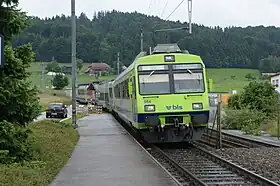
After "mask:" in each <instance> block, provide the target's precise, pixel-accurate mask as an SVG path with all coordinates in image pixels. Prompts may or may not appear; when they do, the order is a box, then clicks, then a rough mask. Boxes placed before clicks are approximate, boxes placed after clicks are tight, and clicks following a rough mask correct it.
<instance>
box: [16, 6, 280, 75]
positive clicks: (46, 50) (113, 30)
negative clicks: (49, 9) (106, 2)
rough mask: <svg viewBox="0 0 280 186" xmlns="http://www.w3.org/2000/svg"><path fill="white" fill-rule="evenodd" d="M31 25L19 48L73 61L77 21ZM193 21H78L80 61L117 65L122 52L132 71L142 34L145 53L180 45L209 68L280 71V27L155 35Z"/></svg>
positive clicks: (117, 15) (113, 16)
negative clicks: (161, 45) (73, 24)
mask: <svg viewBox="0 0 280 186" xmlns="http://www.w3.org/2000/svg"><path fill="white" fill-rule="evenodd" d="M30 19H31V25H30V26H29V27H28V28H26V29H25V30H24V32H23V33H22V34H20V35H18V36H15V37H14V38H13V45H14V46H19V45H22V44H24V43H28V42H30V43H31V44H32V46H33V50H34V52H35V53H36V58H37V61H51V60H52V59H55V60H57V61H58V62H62V63H69V62H70V61H71V18H70V17H68V16H65V15H61V16H58V15H57V16H54V17H51V18H44V19H42V18H38V17H30ZM187 25H188V24H187V22H184V23H181V22H179V21H177V22H174V21H165V20H163V19H160V18H159V17H155V16H147V15H144V14H140V13H137V12H133V13H123V12H119V11H115V10H113V11H101V12H95V13H94V16H93V17H92V18H89V17H87V15H85V14H84V13H81V14H80V15H79V16H77V58H78V59H80V60H82V61H84V62H90V63H93V62H105V63H107V64H109V65H111V67H115V66H116V63H115V62H116V61H117V53H118V52H120V59H121V62H122V63H123V64H124V65H126V66H128V65H129V64H130V63H131V62H132V61H133V60H134V58H135V56H136V55H137V54H138V53H139V52H140V33H141V30H143V33H144V50H145V51H148V50H149V47H150V46H152V47H154V46H155V45H156V44H159V43H177V44H178V45H179V46H180V48H181V49H184V50H188V51H189V52H190V53H192V54H198V55H200V56H201V57H202V59H203V60H204V62H205V65H206V67H208V68H251V69H260V71H262V72H276V71H279V70H280V58H279V56H280V28H276V27H274V26H271V27H264V26H257V27H250V26H249V27H246V28H241V27H228V28H224V29H223V28H221V27H219V26H216V27H206V26H204V25H200V24H193V33H192V34H191V35H190V34H189V33H188V31H187V30H178V31H172V32H161V33H160V32H159V33H155V32H154V31H155V30H157V29H165V28H177V27H186V26H187Z"/></svg>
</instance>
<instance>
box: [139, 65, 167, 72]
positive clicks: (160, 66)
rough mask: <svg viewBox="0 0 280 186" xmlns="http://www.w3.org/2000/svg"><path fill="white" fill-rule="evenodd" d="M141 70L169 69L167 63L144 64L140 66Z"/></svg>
mask: <svg viewBox="0 0 280 186" xmlns="http://www.w3.org/2000/svg"><path fill="white" fill-rule="evenodd" d="M138 69H139V71H151V70H168V66H167V65H143V66H139V68H138Z"/></svg>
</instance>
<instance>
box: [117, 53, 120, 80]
mask: <svg viewBox="0 0 280 186" xmlns="http://www.w3.org/2000/svg"><path fill="white" fill-rule="evenodd" d="M117 68H118V75H120V53H119V52H118V62H117Z"/></svg>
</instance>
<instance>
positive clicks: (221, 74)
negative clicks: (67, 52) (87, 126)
mask: <svg viewBox="0 0 280 186" xmlns="http://www.w3.org/2000/svg"><path fill="white" fill-rule="evenodd" d="M63 65H64V64H63V63H60V66H63ZM88 65H89V64H87V63H84V67H83V68H82V70H81V72H80V73H79V75H78V78H77V81H78V83H88V82H92V81H95V80H96V79H95V77H94V76H89V75H87V74H84V73H82V72H83V71H84V70H85V69H86V67H87V66H88ZM28 71H29V72H31V76H30V80H31V81H32V83H33V84H34V85H36V86H38V87H40V86H41V66H40V63H38V62H36V63H33V65H32V66H31V67H30V68H29V69H28ZM206 73H207V79H209V78H211V79H213V89H214V90H213V91H216V92H228V91H232V90H237V91H238V90H241V89H242V88H243V87H244V86H245V85H247V84H248V83H249V81H248V79H246V78H245V76H246V75H247V74H249V73H250V74H251V75H252V76H253V77H255V78H256V79H259V72H258V70H254V69H238V68H237V69H235V68H207V69H206ZM67 77H68V78H69V82H70V84H69V85H68V88H71V82H72V81H71V76H70V75H67ZM114 77H115V76H113V75H110V76H102V77H100V80H108V79H113V78H114ZM45 85H46V86H50V85H51V76H47V75H45Z"/></svg>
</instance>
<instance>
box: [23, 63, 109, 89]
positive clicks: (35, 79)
mask: <svg viewBox="0 0 280 186" xmlns="http://www.w3.org/2000/svg"><path fill="white" fill-rule="evenodd" d="M63 65H65V66H66V65H70V64H63V63H61V64H60V66H63ZM89 65H90V64H89V63H84V65H83V68H82V69H81V70H80V72H78V77H77V83H88V82H92V81H95V80H96V78H95V77H94V76H89V75H87V74H85V73H83V72H84V71H85V70H86V69H87V67H88V66H89ZM44 66H46V65H44ZM28 72H31V76H30V80H31V82H32V83H33V84H34V85H36V86H38V87H41V84H42V80H41V78H42V76H41V63H40V62H34V63H33V64H32V66H31V67H30V68H29V69H28ZM67 77H68V79H69V85H68V86H67V88H71V84H72V77H71V75H67ZM113 78H114V76H101V77H99V79H100V80H107V79H113ZM51 79H52V77H51V76H48V75H45V76H44V80H45V81H44V82H45V86H48V87H50V86H51Z"/></svg>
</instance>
